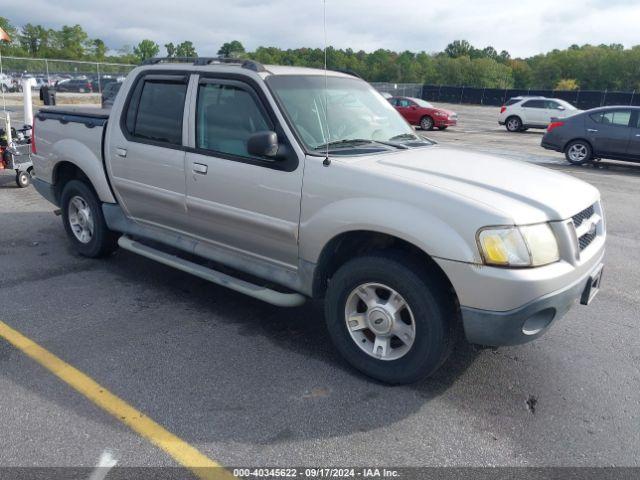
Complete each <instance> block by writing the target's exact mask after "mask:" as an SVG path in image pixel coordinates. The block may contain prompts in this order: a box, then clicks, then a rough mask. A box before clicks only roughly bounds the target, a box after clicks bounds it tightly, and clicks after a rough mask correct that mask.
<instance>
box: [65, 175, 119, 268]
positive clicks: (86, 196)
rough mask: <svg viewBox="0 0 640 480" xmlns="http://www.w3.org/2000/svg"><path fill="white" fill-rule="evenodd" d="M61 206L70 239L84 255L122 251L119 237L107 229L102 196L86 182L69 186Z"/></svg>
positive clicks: (73, 182) (90, 255) (98, 255)
mask: <svg viewBox="0 0 640 480" xmlns="http://www.w3.org/2000/svg"><path fill="white" fill-rule="evenodd" d="M60 204H61V206H62V221H63V223H64V228H65V230H66V232H67V236H68V237H69V240H71V243H72V244H73V246H74V248H75V249H76V251H77V252H78V253H79V254H80V255H82V256H84V257H90V258H98V257H104V256H107V255H109V254H111V253H112V252H113V251H114V250H116V248H118V244H117V235H116V234H115V233H114V232H112V231H111V230H109V229H108V228H107V224H106V223H105V221H104V215H103V214H102V208H101V207H100V202H99V200H98V197H97V196H96V194H95V193H94V192H93V190H92V189H91V187H89V186H88V185H87V184H86V183H84V182H82V181H80V180H71V181H70V182H69V183H67V184H66V185H65V187H64V189H63V190H62V196H61V199H60Z"/></svg>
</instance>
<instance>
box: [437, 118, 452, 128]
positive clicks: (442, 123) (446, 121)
mask: <svg viewBox="0 0 640 480" xmlns="http://www.w3.org/2000/svg"><path fill="white" fill-rule="evenodd" d="M456 125H458V120H457V119H456V118H440V117H434V119H433V126H434V127H455V126H456Z"/></svg>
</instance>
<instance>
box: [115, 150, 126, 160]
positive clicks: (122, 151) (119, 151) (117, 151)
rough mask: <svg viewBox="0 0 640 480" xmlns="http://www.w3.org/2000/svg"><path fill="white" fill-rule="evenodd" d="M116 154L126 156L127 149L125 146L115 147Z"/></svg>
mask: <svg viewBox="0 0 640 480" xmlns="http://www.w3.org/2000/svg"><path fill="white" fill-rule="evenodd" d="M116 155H118V156H119V157H122V158H127V149H126V148H116Z"/></svg>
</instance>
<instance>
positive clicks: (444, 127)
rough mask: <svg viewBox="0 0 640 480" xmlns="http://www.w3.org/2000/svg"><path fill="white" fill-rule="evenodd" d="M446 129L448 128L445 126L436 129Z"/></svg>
mask: <svg viewBox="0 0 640 480" xmlns="http://www.w3.org/2000/svg"><path fill="white" fill-rule="evenodd" d="M447 128H449V127H448V126H447V125H444V126H442V127H438V130H446V129H447Z"/></svg>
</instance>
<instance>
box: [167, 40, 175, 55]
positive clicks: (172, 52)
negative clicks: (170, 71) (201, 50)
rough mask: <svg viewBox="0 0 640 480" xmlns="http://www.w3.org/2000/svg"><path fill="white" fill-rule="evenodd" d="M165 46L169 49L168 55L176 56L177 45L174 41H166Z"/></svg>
mask: <svg viewBox="0 0 640 480" xmlns="http://www.w3.org/2000/svg"><path fill="white" fill-rule="evenodd" d="M164 48H166V50H167V57H169V58H173V57H175V56H176V46H175V45H174V44H173V42H169V43H165V44H164Z"/></svg>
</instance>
